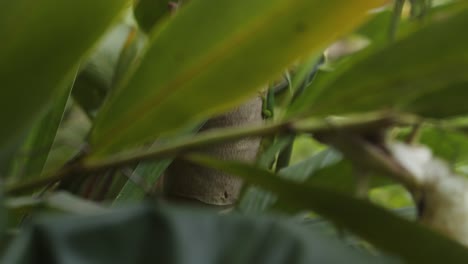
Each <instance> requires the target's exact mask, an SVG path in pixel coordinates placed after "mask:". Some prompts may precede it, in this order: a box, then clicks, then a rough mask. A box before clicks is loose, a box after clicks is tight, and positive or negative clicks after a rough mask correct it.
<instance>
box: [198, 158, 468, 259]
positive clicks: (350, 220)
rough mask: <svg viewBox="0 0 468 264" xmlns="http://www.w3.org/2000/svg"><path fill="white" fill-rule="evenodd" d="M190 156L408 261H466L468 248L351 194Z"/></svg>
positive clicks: (243, 165) (201, 163) (257, 170)
mask: <svg viewBox="0 0 468 264" xmlns="http://www.w3.org/2000/svg"><path fill="white" fill-rule="evenodd" d="M189 159H190V160H191V161H193V162H195V163H197V164H200V165H205V166H208V167H212V168H216V169H219V170H222V171H224V172H227V173H231V174H234V175H238V176H240V177H242V178H243V179H245V180H246V181H248V182H250V183H252V184H256V185H258V186H261V187H262V188H265V189H266V190H269V191H272V192H273V193H275V194H276V195H278V197H279V198H280V199H281V200H283V201H285V202H288V203H289V204H290V205H291V206H294V208H297V209H302V210H314V211H315V212H317V213H318V214H320V215H322V216H323V217H325V218H326V219H328V220H330V221H332V222H334V223H335V224H337V225H339V226H341V227H343V228H345V229H347V230H349V231H351V232H353V233H354V234H356V235H359V236H361V237H362V238H364V239H366V240H367V241H369V242H371V243H372V244H373V245H375V246H377V247H378V248H380V249H382V250H384V251H386V252H389V253H392V254H394V255H397V256H400V257H401V258H402V259H404V260H405V261H407V262H409V263H426V262H431V263H434V262H435V263H438V262H440V263H442V262H454V263H460V262H465V261H468V249H466V248H465V247H463V246H462V245H460V244H458V243H457V242H455V241H453V240H450V239H448V238H446V237H444V236H442V235H439V234H438V233H435V232H434V231H431V230H429V229H427V228H425V227H423V226H422V225H419V224H417V223H411V222H409V221H407V220H404V219H402V218H399V217H398V216H395V215H394V214H392V213H391V212H389V211H386V210H385V209H382V208H380V207H377V206H375V205H373V204H370V203H368V202H366V201H362V200H359V199H356V198H354V197H352V196H350V195H346V194H343V193H339V192H335V191H331V190H329V189H327V188H323V187H319V186H314V185H303V184H302V185H301V184H297V183H294V182H291V181H287V180H284V179H281V178H280V177H278V176H276V175H274V174H272V173H270V172H268V171H265V170H261V169H258V168H255V167H253V166H251V165H247V164H242V163H238V162H226V161H219V160H213V159H211V158H208V157H202V156H195V155H192V156H190V157H189ZM408 245H417V246H408Z"/></svg>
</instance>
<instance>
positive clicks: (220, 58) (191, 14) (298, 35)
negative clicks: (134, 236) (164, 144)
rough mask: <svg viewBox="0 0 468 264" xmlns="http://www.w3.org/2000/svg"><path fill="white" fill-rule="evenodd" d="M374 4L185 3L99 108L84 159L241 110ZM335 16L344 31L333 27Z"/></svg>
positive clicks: (366, 0)
mask: <svg viewBox="0 0 468 264" xmlns="http://www.w3.org/2000/svg"><path fill="white" fill-rule="evenodd" d="M376 2H377V1H370V0H360V1H355V2H353V3H343V2H342V1H327V2H326V4H325V3H322V2H318V1H309V0H304V1H298V2H297V3H295V4H294V5H291V4H290V3H289V2H286V1H283V0H275V1H271V0H268V1H264V0H258V1H250V0H249V1H247V0H245V1H235V2H232V3H225V2H218V1H217V2H207V1H194V2H191V3H190V4H188V5H187V6H186V7H185V8H184V9H182V10H181V11H180V13H178V14H177V15H176V16H174V17H173V19H171V20H170V21H168V22H167V23H163V24H162V25H161V27H160V28H158V29H155V30H154V31H152V35H151V36H150V43H149V44H148V47H147V48H146V52H145V55H144V57H143V58H142V61H141V62H140V63H139V65H138V67H137V68H136V69H135V71H134V72H133V74H132V75H131V76H129V77H128V79H127V80H126V81H125V82H123V83H122V84H121V86H119V88H117V90H116V91H115V93H113V94H112V95H111V96H110V97H109V100H107V102H106V103H105V105H104V106H103V108H102V109H101V111H100V113H99V115H98V117H97V120H96V122H95V124H94V128H93V130H92V132H91V135H90V144H91V148H92V154H91V156H90V158H91V159H98V158H99V157H101V158H102V156H105V155H108V154H109V153H113V152H115V151H118V150H121V149H122V148H124V147H129V146H130V147H133V146H135V145H136V144H141V143H145V142H147V141H148V140H151V139H155V138H157V137H158V136H159V135H164V134H167V133H169V132H173V131H174V130H175V129H180V128H183V127H184V126H186V125H187V123H193V122H196V121H200V120H201V119H202V118H206V117H208V116H209V115H212V114H214V113H215V112H222V111H224V110H227V109H229V108H230V107H232V106H234V105H236V104H239V103H240V102H242V101H243V100H245V99H246V98H248V97H249V96H252V95H255V93H257V92H258V90H259V87H261V86H262V85H263V84H264V83H265V80H267V79H268V78H272V77H274V76H275V75H277V74H279V73H280V72H281V71H282V70H283V69H284V67H286V66H288V65H289V64H291V63H292V62H293V61H294V60H295V59H297V58H299V57H300V56H304V54H308V53H310V52H317V51H318V50H319V49H321V48H323V47H324V46H325V45H326V44H327V43H329V42H330V41H332V40H333V39H334V38H336V36H337V34H339V33H345V32H346V31H348V30H351V29H352V28H353V26H354V25H356V24H358V23H359V22H361V21H362V20H363V19H364V18H365V16H366V11H367V10H368V9H369V8H371V7H375V6H377V5H378V3H376ZM329 12H333V13H334V15H333V16H329V15H328V14H329ZM206 14H210V16H207V15H206ZM335 17H340V19H343V20H346V24H345V25H340V26H339V27H337V26H336V25H337V22H338V20H335V19H334V18H335ZM317 20H320V21H321V22H320V23H316V21H317ZM212 21H216V23H212ZM193 26H196V29H197V30H192V29H191V28H192V27H193ZM188 43H189V46H187V44H188ZM246 58H248V60H249V61H248V63H245V59H246ZM220 87H222V89H220ZM200 91H205V93H204V96H200ZM186 98H191V100H186ZM168 113H170V115H168ZM154 120H157V122H155V121H154Z"/></svg>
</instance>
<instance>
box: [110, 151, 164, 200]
mask: <svg viewBox="0 0 468 264" xmlns="http://www.w3.org/2000/svg"><path fill="white" fill-rule="evenodd" d="M172 161H173V159H165V160H160V161H155V162H151V163H140V164H139V165H138V166H137V167H136V169H135V171H134V172H133V173H132V176H135V177H137V180H138V179H139V178H141V179H143V180H145V182H144V183H148V184H151V185H154V184H156V182H157V181H158V179H159V178H160V177H161V176H162V174H163V172H164V170H166V169H167V168H168V167H169V165H171V163H172ZM145 192H146V190H145V189H143V188H142V186H139V185H137V184H136V183H135V182H133V181H132V180H128V181H127V182H126V183H125V185H124V186H123V188H122V190H121V191H120V192H119V194H118V195H117V197H116V198H115V200H114V202H113V205H116V206H119V205H125V204H129V203H134V202H140V201H143V199H144V198H145V195H146V193H145Z"/></svg>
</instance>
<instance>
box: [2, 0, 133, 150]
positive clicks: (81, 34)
mask: <svg viewBox="0 0 468 264" xmlns="http://www.w3.org/2000/svg"><path fill="white" fill-rule="evenodd" d="M127 2H128V1H127V0H102V1H92V0H81V1H62V0H42V1H33V0H16V1H3V2H2V4H1V8H0V35H1V36H2V44H1V47H0V83H1V85H2V89H0V105H1V106H2V111H1V112H0V122H1V124H2V129H1V130H0V148H3V147H5V145H7V144H8V143H11V142H15V141H17V140H18V139H19V138H20V136H21V135H22V134H23V132H24V130H25V129H26V128H27V127H28V126H30V125H31V123H32V121H33V120H34V119H35V118H36V117H37V116H38V115H39V114H40V113H41V112H42V110H43V109H44V107H45V106H46V105H47V103H48V102H49V100H50V99H51V98H52V96H53V94H54V93H55V92H59V91H58V90H59V87H66V86H60V84H61V83H62V82H63V81H64V78H65V77H66V76H68V75H69V74H70V73H71V71H72V70H73V68H74V67H75V66H76V65H77V64H78V62H79V60H80V59H81V58H82V57H83V55H84V54H85V52H86V51H87V50H88V49H89V48H90V47H91V45H92V44H93V43H94V42H95V41H96V40H97V38H98V37H99V36H100V35H101V34H102V33H103V32H104V30H105V29H106V28H107V27H108V26H109V24H110V22H111V21H112V20H113V19H114V18H115V17H116V15H117V14H118V13H119V12H120V11H121V10H122V9H123V7H124V6H125V4H126V3H127ZM0 154H1V153H0Z"/></svg>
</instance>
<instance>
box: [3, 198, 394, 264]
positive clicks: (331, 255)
mask: <svg viewBox="0 0 468 264" xmlns="http://www.w3.org/2000/svg"><path fill="white" fill-rule="evenodd" d="M201 238H202V239H201ZM2 263H18V264H33V263H61V264H72V263H102V264H107V263H108V264H127V263H128V264H130V263H132V264H133V263H165V264H189V263H190V264H217V263H232V264H236V263H239V264H244V263H256V264H257V263H258V264H277V263H278V264H280V263H291V264H299V263H301V264H302V263H304V264H305V263H396V259H390V258H388V257H387V258H383V257H377V256H372V255H370V254H368V253H365V252H362V251H356V250H353V249H352V248H350V247H349V246H347V245H345V244H343V243H341V242H340V241H338V240H336V239H334V238H331V237H330V236H327V235H325V234H324V233H323V232H320V231H319V230H317V229H314V228H311V227H301V226H298V225H297V224H294V223H292V222H291V221H285V220H274V219H272V218H265V217H255V218H247V217H241V216H236V215H229V216H219V215H216V214H214V213H212V212H211V213H209V212H204V211H195V210H181V209H175V208H153V207H150V206H146V207H142V206H138V207H134V208H131V209H126V210H120V211H114V212H110V213H106V214H103V215H101V216H94V217H65V218H55V219H41V220H36V221H35V222H34V223H33V224H32V225H31V226H30V227H29V228H28V230H27V231H26V232H24V233H23V234H22V235H21V236H20V237H19V238H18V239H17V240H16V241H15V242H14V244H13V245H12V246H11V247H10V248H9V250H8V252H7V254H6V256H5V257H4V258H3V262H2Z"/></svg>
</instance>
